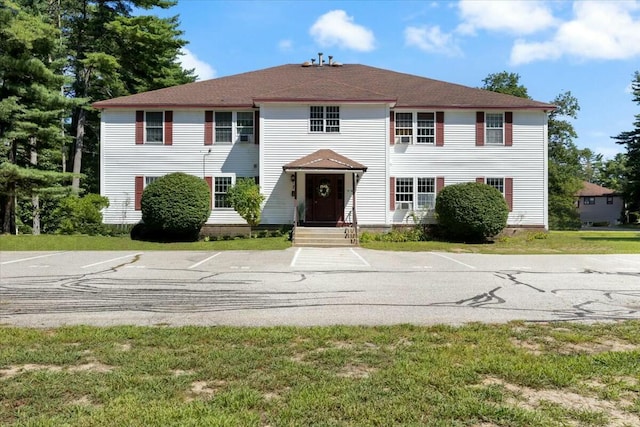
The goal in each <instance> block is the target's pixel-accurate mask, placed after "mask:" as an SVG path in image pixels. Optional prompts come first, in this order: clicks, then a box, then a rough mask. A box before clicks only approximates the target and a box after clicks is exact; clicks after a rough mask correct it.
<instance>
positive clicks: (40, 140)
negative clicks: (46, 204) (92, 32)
mask: <svg viewBox="0 0 640 427" xmlns="http://www.w3.org/2000/svg"><path fill="white" fill-rule="evenodd" d="M58 40H59V38H58V33H57V31H56V29H55V28H54V27H53V26H51V25H49V24H48V23H46V22H45V20H44V19H42V17H40V16H37V15H33V14H29V13H26V12H25V11H24V10H23V9H22V8H21V7H20V6H19V5H18V4H16V3H13V2H11V1H8V0H3V1H2V3H1V6H0V141H1V142H2V143H1V144H0V155H1V157H0V158H1V159H2V160H0V211H1V217H2V218H1V219H2V224H1V229H0V230H1V231H2V232H11V233H12V232H14V231H15V230H16V201H17V199H18V197H30V198H32V203H33V209H34V213H35V216H36V218H37V216H38V209H39V207H38V203H39V202H38V197H37V196H38V192H39V191H40V190H42V189H43V188H46V187H50V186H52V185H54V184H55V183H56V182H60V181H62V180H64V179H65V175H63V174H60V173H58V172H55V171H43V170H40V169H39V167H38V166H39V164H38V163H39V162H38V153H39V151H40V150H41V149H44V150H54V151H55V150H56V149H58V150H59V148H60V146H61V144H62V141H63V136H62V134H61V129H60V123H61V122H60V120H61V117H62V115H63V112H64V109H65V107H66V106H67V105H68V100H67V99H65V97H64V96H63V95H62V94H61V93H60V87H61V85H62V84H63V77H62V76H61V74H60V73H56V70H55V64H54V61H53V58H54V57H55V50H56V48H57V46H58V44H57V43H58ZM46 163H47V162H44V164H45V165H46ZM37 225H38V224H37V221H36V226H37ZM36 231H37V229H36Z"/></svg>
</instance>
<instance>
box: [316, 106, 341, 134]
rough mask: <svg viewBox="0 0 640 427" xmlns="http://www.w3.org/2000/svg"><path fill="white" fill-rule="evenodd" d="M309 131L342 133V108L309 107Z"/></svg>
mask: <svg viewBox="0 0 640 427" xmlns="http://www.w3.org/2000/svg"><path fill="white" fill-rule="evenodd" d="M309 130H310V131H311V132H324V133H337V132H340V107H339V106H321V105H311V106H310V107H309Z"/></svg>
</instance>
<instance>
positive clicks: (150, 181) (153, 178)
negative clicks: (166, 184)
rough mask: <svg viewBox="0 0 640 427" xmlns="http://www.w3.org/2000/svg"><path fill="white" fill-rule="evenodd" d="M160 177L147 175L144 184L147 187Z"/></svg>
mask: <svg viewBox="0 0 640 427" xmlns="http://www.w3.org/2000/svg"><path fill="white" fill-rule="evenodd" d="M158 178H160V177H159V176H145V177H144V186H145V188H146V186H147V185H149V184H151V183H152V182H153V181H155V180H156V179H158Z"/></svg>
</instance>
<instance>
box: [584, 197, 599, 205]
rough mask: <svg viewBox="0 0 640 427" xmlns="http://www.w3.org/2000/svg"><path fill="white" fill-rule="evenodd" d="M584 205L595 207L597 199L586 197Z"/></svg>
mask: <svg viewBox="0 0 640 427" xmlns="http://www.w3.org/2000/svg"><path fill="white" fill-rule="evenodd" d="M584 204H585V205H595V204H596V198H595V197H585V198H584Z"/></svg>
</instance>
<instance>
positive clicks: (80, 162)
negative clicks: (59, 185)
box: [61, 0, 195, 192]
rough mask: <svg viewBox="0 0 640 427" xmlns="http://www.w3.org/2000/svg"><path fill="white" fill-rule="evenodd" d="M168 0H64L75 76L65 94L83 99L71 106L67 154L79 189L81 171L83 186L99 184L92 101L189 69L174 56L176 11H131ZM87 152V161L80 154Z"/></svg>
mask: <svg viewBox="0 0 640 427" xmlns="http://www.w3.org/2000/svg"><path fill="white" fill-rule="evenodd" d="M174 4H175V1H172V0H64V1H63V3H62V9H63V12H62V16H63V19H62V21H61V26H62V30H63V33H64V34H65V36H66V44H67V46H68V52H67V53H68V56H69V58H70V64H69V70H68V73H69V74H70V75H71V76H72V78H73V82H72V84H71V85H70V86H69V90H68V95H69V96H71V97H74V98H77V99H81V100H83V101H84V102H83V104H82V105H79V106H78V107H77V108H75V109H74V110H73V113H72V116H71V118H72V120H71V126H70V129H69V132H70V133H71V135H73V136H74V141H75V146H74V148H73V152H72V153H71V156H70V160H71V165H72V169H73V172H74V174H75V178H74V180H73V183H72V187H73V189H74V191H75V192H78V191H79V190H80V173H81V172H85V173H86V175H88V176H89V177H90V178H89V180H88V183H87V185H85V186H86V187H88V189H89V190H90V191H93V192H97V189H98V185H99V183H98V180H97V175H98V168H99V165H98V161H99V158H98V155H97V154H98V152H99V148H98V143H99V138H98V132H99V127H100V120H99V116H98V112H97V111H95V110H93V109H92V108H91V107H90V105H91V103H93V102H96V101H100V100H103V99H108V98H113V97H116V96H123V95H129V94H133V93H138V92H141V91H146V90H152V89H159V88H163V87H167V86H174V85H177V84H182V83H188V82H192V81H194V80H195V77H194V76H193V74H192V72H191V71H185V70H183V69H182V67H181V66H180V64H179V62H178V55H179V53H180V49H181V48H182V47H183V46H185V45H186V43H187V42H186V41H185V40H182V39H180V35H181V34H182V32H181V31H180V30H179V29H178V20H177V18H176V17H171V18H159V17H156V16H148V15H137V16H133V15H132V10H133V8H134V7H135V8H139V9H151V8H154V7H159V8H164V9H166V8H169V7H171V6H173V5H174ZM86 153H89V154H91V155H92V156H91V157H90V160H91V161H90V162H86V161H85V160H84V154H86Z"/></svg>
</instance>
